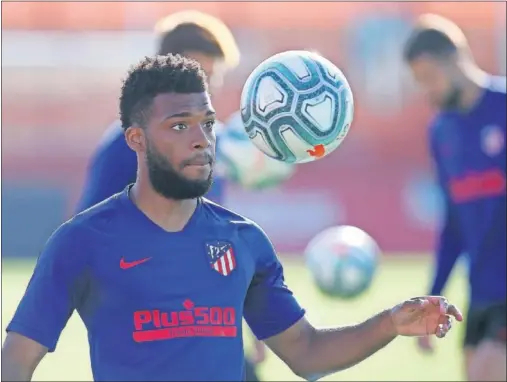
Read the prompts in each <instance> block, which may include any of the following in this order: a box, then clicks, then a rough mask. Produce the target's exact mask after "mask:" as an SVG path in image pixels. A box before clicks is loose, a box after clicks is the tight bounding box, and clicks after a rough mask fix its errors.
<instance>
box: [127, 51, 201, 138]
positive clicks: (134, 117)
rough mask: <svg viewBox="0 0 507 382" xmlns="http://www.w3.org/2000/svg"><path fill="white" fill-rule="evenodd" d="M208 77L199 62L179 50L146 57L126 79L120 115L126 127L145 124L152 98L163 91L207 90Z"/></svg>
mask: <svg viewBox="0 0 507 382" xmlns="http://www.w3.org/2000/svg"><path fill="white" fill-rule="evenodd" d="M207 81H208V80H207V78H206V74H205V73H204V71H203V70H202V69H201V66H200V65H199V63H198V62H197V61H195V60H192V59H190V58H186V57H183V56H180V55H178V54H169V55H167V56H154V57H145V58H144V59H142V60H141V61H140V62H139V63H138V64H137V65H134V66H133V67H132V68H131V69H130V70H129V72H128V74H127V77H126V78H125V80H124V81H123V86H122V88H121V95H120V119H121V124H122V127H123V129H125V130H126V129H127V128H129V127H130V126H132V125H133V124H137V125H139V126H141V127H145V126H146V122H147V114H148V113H149V111H150V108H151V106H152V102H153V99H154V98H155V97H156V96H157V95H158V94H163V93H202V92H205V91H208V85H207Z"/></svg>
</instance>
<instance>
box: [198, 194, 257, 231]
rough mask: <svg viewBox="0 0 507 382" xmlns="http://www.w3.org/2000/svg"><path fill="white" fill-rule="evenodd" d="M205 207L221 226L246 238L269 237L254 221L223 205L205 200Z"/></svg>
mask: <svg viewBox="0 0 507 382" xmlns="http://www.w3.org/2000/svg"><path fill="white" fill-rule="evenodd" d="M202 200H203V207H204V208H205V209H206V211H207V214H208V215H210V216H211V218H212V219H213V220H214V221H215V222H216V223H218V224H219V225H221V226H225V227H226V228H229V229H231V230H236V231H237V232H239V233H241V234H242V235H243V236H244V237H250V238H259V237H267V236H266V234H265V233H264V231H263V230H262V228H261V227H260V226H259V225H258V224H257V223H256V222H254V221H253V220H251V219H249V218H247V217H245V216H243V215H240V214H238V213H237V212H234V211H232V210H230V209H228V208H226V207H224V206H222V205H219V204H217V203H214V202H212V201H211V200H208V199H205V198H203V199H202Z"/></svg>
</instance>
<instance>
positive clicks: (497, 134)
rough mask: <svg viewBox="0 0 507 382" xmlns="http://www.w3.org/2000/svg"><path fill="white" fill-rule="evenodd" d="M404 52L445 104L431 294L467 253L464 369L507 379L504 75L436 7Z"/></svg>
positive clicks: (435, 137)
mask: <svg viewBox="0 0 507 382" xmlns="http://www.w3.org/2000/svg"><path fill="white" fill-rule="evenodd" d="M404 58H405V61H406V62H407V63H408V64H409V66H410V68H411V69H412V72H413V75H414V77H415V79H416V81H417V82H418V83H419V85H420V86H421V87H422V89H423V90H424V91H425V92H426V93H427V95H428V97H429V99H430V100H431V101H432V103H433V104H434V105H435V106H437V107H438V108H439V109H440V112H439V113H438V115H437V116H436V118H435V120H434V121H433V123H432V126H431V127H430V130H429V139H430V149H431V154H432V156H433V159H434V162H435V165H436V172H437V175H438V176H437V178H438V181H439V183H440V186H441V188H442V190H443V192H444V195H445V202H446V208H445V219H444V222H443V226H442V230H441V233H440V240H439V241H438V246H437V250H436V262H435V275H434V279H433V284H432V286H431V294H440V293H441V292H442V289H443V288H444V286H445V283H446V281H447V279H448V276H449V274H450V273H451V270H452V268H453V266H454V264H455V263H456V260H457V259H458V257H459V256H460V254H462V253H466V254H467V258H468V267H469V284H470V308H469V312H468V318H467V324H466V334H465V339H464V347H465V358H466V371H467V376H468V379H469V380H471V381H493V380H495V381H505V380H506V374H505V369H506V352H505V351H506V314H507V312H506V278H505V273H506V240H505V229H506V226H505V220H506V216H505V208H506V207H505V130H506V125H507V120H506V102H507V97H506V91H505V89H506V79H505V77H493V76H491V75H488V74H486V73H485V72H483V71H482V70H481V69H480V68H479V67H478V66H477V64H476V63H475V61H474V59H473V56H472V53H471V51H470V48H469V46H468V43H467V40H466V38H465V36H464V34H463V32H462V31H461V30H460V29H459V28H458V26H457V25H455V24H454V23H452V22H451V21H449V20H447V19H444V18H442V17H439V16H435V15H425V16H423V17H421V19H420V22H419V23H418V25H417V26H416V28H415V29H414V31H413V33H412V34H411V36H410V37H409V39H408V41H407V43H406V46H405V52H404ZM419 344H420V346H421V347H422V348H423V349H425V350H431V348H432V347H431V343H430V341H429V338H424V337H421V338H420V339H419Z"/></svg>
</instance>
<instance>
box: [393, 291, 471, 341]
mask: <svg viewBox="0 0 507 382" xmlns="http://www.w3.org/2000/svg"><path fill="white" fill-rule="evenodd" d="M453 318H455V319H456V320H458V321H463V315H462V314H461V312H460V311H459V310H458V308H456V307H455V306H454V305H452V304H449V302H448V301H447V299H446V298H445V297H440V296H425V297H416V298H412V299H410V300H408V301H405V302H402V303H401V304H399V305H396V306H395V307H394V308H393V309H391V320H392V324H393V330H394V331H395V333H396V334H397V335H400V336H411V337H415V336H428V335H436V336H437V337H438V338H443V337H445V335H446V334H447V332H448V331H449V330H451V327H452V319H453Z"/></svg>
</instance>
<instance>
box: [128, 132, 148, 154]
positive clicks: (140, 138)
mask: <svg viewBox="0 0 507 382" xmlns="http://www.w3.org/2000/svg"><path fill="white" fill-rule="evenodd" d="M125 140H126V141H127V145H128V146H129V147H130V148H131V149H132V150H134V151H135V152H136V153H140V152H144V151H146V136H145V132H144V130H143V129H142V128H141V127H139V126H136V125H134V126H130V127H129V128H128V129H127V130H125Z"/></svg>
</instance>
